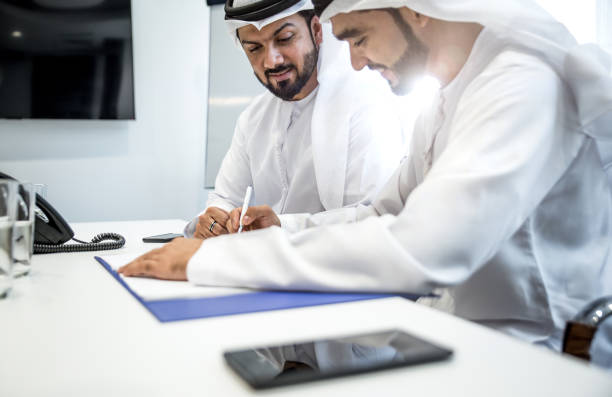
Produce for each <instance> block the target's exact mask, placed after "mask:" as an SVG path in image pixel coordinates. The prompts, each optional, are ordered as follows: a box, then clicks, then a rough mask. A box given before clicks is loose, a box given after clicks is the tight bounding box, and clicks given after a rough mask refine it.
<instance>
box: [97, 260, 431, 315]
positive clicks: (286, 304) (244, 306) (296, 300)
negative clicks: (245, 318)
mask: <svg viewBox="0 0 612 397" xmlns="http://www.w3.org/2000/svg"><path fill="white" fill-rule="evenodd" d="M95 259H96V260H97V261H98V262H100V264H101V265H102V266H103V267H104V268H105V269H106V270H107V271H108V272H109V273H110V274H111V275H112V276H113V277H114V278H115V279H116V280H117V281H118V282H119V284H121V285H122V286H123V287H124V288H125V289H127V290H128V292H129V293H130V294H132V296H134V298H136V299H137V300H138V301H139V302H140V303H141V304H142V305H143V306H144V307H145V308H147V310H149V312H151V314H153V315H154V316H155V317H156V318H157V319H158V320H159V321H160V322H162V323H165V322H171V321H180V320H190V319H196V318H207V317H216V316H229V315H234V314H244V313H254V312H262V311H268V310H280V309H293V308H298V307H306V306H317V305H327V304H332V303H344V302H354V301H361V300H368V299H379V298H389V297H392V296H398V295H395V294H353V293H318V292H284V291H257V292H252V293H245V294H238V295H226V296H220V297H212V298H186V299H185V298H180V299H163V300H150V301H147V300H144V299H142V297H140V296H139V295H138V294H137V293H136V292H134V291H133V290H132V289H131V288H130V286H129V285H128V284H127V283H126V282H125V281H124V280H123V279H122V278H121V276H119V274H118V273H117V272H116V271H114V270H113V268H111V267H110V265H109V264H108V263H106V261H105V260H104V259H102V258H100V257H99V256H96V257H95ZM401 296H402V297H404V298H406V299H410V300H416V299H417V298H418V297H419V296H418V295H411V294H407V295H404V294H403V295H401Z"/></svg>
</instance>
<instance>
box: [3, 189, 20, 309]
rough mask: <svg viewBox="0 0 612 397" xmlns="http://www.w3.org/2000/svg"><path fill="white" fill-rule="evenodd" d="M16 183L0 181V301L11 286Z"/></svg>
mask: <svg viewBox="0 0 612 397" xmlns="http://www.w3.org/2000/svg"><path fill="white" fill-rule="evenodd" d="M16 195H17V182H15V181H11V180H8V179H0V299H2V298H6V296H7V295H8V293H9V292H10V290H11V287H12V285H13V283H12V281H13V272H12V268H13V259H12V247H13V227H14V225H15V213H16V209H17V197H16Z"/></svg>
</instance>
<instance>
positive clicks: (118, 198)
mask: <svg viewBox="0 0 612 397" xmlns="http://www.w3.org/2000/svg"><path fill="white" fill-rule="evenodd" d="M205 4H206V3H205V1H204V0H180V1H167V0H132V24H133V48H134V79H135V100H136V120H135V121H97V120H88V121H77V120H61V121H60V120H0V171H3V172H5V173H8V174H11V175H13V176H14V177H16V178H19V179H23V180H29V181H32V182H36V183H45V184H47V185H48V199H49V201H50V202H51V203H52V204H53V205H54V206H55V207H56V208H57V209H58V210H59V211H60V213H62V214H63V215H64V216H65V217H66V219H67V220H68V221H69V222H78V221H98V220H136V219H163V218H183V219H189V218H191V217H192V216H193V215H194V214H196V213H197V212H198V211H199V210H200V209H201V208H203V206H204V201H205V196H206V193H205V190H204V164H205V158H204V157H205V142H206V136H205V126H206V100H207V84H208V78H207V76H208V42H209V40H208V36H209V22H208V21H209V10H208V7H207V6H206V5H205Z"/></svg>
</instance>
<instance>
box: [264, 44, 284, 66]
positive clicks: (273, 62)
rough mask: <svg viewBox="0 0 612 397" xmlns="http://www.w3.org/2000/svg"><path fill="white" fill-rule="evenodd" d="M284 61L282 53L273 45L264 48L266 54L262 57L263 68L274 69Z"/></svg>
mask: <svg viewBox="0 0 612 397" xmlns="http://www.w3.org/2000/svg"><path fill="white" fill-rule="evenodd" d="M283 61H284V58H283V54H281V52H280V51H279V50H278V48H276V47H275V46H269V47H268V48H266V56H265V58H264V68H266V69H274V68H275V67H277V66H278V65H282V64H283Z"/></svg>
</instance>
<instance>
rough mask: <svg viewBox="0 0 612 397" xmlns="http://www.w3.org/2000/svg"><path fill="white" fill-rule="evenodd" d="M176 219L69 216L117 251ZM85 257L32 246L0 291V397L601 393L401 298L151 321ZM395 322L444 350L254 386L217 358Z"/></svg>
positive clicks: (589, 377) (607, 386)
mask: <svg viewBox="0 0 612 397" xmlns="http://www.w3.org/2000/svg"><path fill="white" fill-rule="evenodd" d="M183 223H184V222H182V221H178V220H175V221H150V222H116V223H82V224H75V225H73V226H74V230H75V232H76V237H77V238H80V239H89V238H90V237H92V236H93V235H94V234H97V233H100V232H107V231H113V232H118V233H121V234H123V235H124V236H125V237H126V239H127V244H126V246H125V247H124V248H123V249H122V250H121V251H122V252H129V251H130V250H135V249H142V247H143V243H141V240H140V239H141V237H143V236H145V235H153V234H161V233H166V232H179V231H180V230H181V228H182V225H183ZM148 246H149V247H151V248H153V247H155V246H156V245H152V244H150V245H148ZM93 255H94V254H93V253H73V254H53V255H37V256H35V257H34V260H33V265H32V266H33V268H32V273H31V275H30V276H29V277H26V278H22V279H19V280H16V282H15V285H14V287H13V291H12V294H11V295H10V296H9V298H7V299H5V300H2V301H0V396H3V397H5V396H6V397H17V396H62V397H66V396H150V397H153V396H198V397H202V396H243V395H255V394H259V395H291V396H295V397H298V396H313V395H316V396H339V395H347V396H374V395H379V396H403V397H404V396H418V397H433V396H453V395H460V396H471V397H478V396H496V397H499V396H512V397H515V396H555V397H559V396H568V397H569V396H571V397H577V396H606V397H610V396H612V374H610V373H606V372H604V371H602V370H599V369H596V368H591V367H588V366H587V365H585V364H583V363H582V362H579V361H578V360H574V359H571V358H567V357H561V356H559V355H557V354H555V353H552V352H549V351H546V350H544V349H542V348H538V347H534V346H531V345H528V344H526V343H523V342H521V341H518V340H515V339H512V338H510V337H507V336H505V335H502V334H500V333H497V332H494V331H491V330H489V329H486V328H484V327H481V326H478V325H476V324H473V323H470V322H468V321H464V320H461V319H458V318H456V317H453V316H449V315H447V314H443V313H441V312H438V311H435V310H433V309H430V308H428V307H424V306H421V305H417V304H414V303H412V302H409V301H406V300H404V299H401V298H390V299H381V300H373V301H365V302H354V303H346V304H335V305H327V306H317V307H310V308H302V309H292V310H281V311H272V312H263V313H254V314H247V315H237V316H227V317H216V318H211V319H200V320H188V321H181V322H174V323H166V324H162V323H159V322H158V321H157V319H156V318H155V317H153V316H152V315H151V314H150V313H149V312H148V311H147V310H146V309H145V308H144V307H143V306H142V305H141V304H140V303H139V302H138V301H136V299H134V298H133V297H132V296H131V295H130V294H129V293H128V292H127V291H126V290H125V289H124V288H123V287H122V286H121V285H119V283H117V281H116V280H115V279H114V278H113V277H112V276H111V275H109V274H108V273H107V271H106V270H105V269H104V268H102V266H101V265H99V264H98V263H97V262H96V261H95V260H94V259H93ZM396 327H397V328H401V329H404V330H407V331H409V332H412V333H414V334H416V335H418V336H421V337H424V338H426V339H429V340H431V341H433V342H437V343H439V344H442V345H446V346H449V347H451V348H452V349H453V350H454V352H455V354H454V357H453V358H452V359H451V360H450V361H447V362H443V363H437V364H430V365H424V366H417V367H408V368H403V369H396V370H390V371H384V372H378V373H371V374H365V375H359V376H353V377H349V378H337V379H333V380H327V381H322V382H312V383H305V384H301V385H295V386H290V387H283V388H277V389H271V390H269V391H264V392H257V393H256V392H255V391H253V390H252V389H250V388H249V386H248V385H247V384H245V383H244V382H243V381H242V380H241V379H240V378H239V377H238V376H237V375H235V374H234V373H233V372H232V371H231V369H230V368H229V367H227V366H226V364H225V362H224V360H223V358H222V352H223V351H224V350H227V349H232V348H240V347H249V346H253V345H257V346H261V345H266V344H277V343H279V342H291V341H294V340H308V339H312V338H317V337H322V336H336V335H338V336H340V335H343V334H355V333H362V332H365V331H371V330H381V329H388V328H396Z"/></svg>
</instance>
